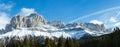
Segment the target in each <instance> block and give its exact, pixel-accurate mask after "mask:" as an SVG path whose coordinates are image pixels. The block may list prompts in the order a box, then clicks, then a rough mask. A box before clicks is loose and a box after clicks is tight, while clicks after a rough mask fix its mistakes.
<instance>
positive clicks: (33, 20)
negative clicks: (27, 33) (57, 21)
mask: <svg viewBox="0 0 120 47" xmlns="http://www.w3.org/2000/svg"><path fill="white" fill-rule="evenodd" d="M42 24H44V25H45V24H47V21H46V20H45V19H44V18H43V17H42V16H41V15H39V14H37V13H32V14H30V15H29V16H21V15H17V16H14V17H13V18H12V20H11V21H10V24H8V25H6V29H5V30H9V31H10V30H13V29H20V28H31V27H39V26H40V25H42Z"/></svg>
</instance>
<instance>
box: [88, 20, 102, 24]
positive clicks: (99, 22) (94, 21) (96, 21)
mask: <svg viewBox="0 0 120 47" xmlns="http://www.w3.org/2000/svg"><path fill="white" fill-rule="evenodd" d="M90 23H93V24H100V25H101V24H103V22H101V21H99V20H91V21H90Z"/></svg>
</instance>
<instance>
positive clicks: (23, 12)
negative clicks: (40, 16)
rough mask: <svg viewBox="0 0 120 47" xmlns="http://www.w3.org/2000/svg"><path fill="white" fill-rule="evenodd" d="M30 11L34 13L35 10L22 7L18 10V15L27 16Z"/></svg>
mask: <svg viewBox="0 0 120 47" xmlns="http://www.w3.org/2000/svg"><path fill="white" fill-rule="evenodd" d="M31 13H35V10H34V9H33V8H22V9H21V11H20V15H22V16H28V15H30V14H31Z"/></svg>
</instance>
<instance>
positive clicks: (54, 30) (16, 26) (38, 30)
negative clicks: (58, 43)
mask: <svg viewBox="0 0 120 47" xmlns="http://www.w3.org/2000/svg"><path fill="white" fill-rule="evenodd" d="M0 32H1V34H0V38H4V37H14V36H18V37H23V36H26V35H32V36H43V37H50V38H54V37H56V38H59V37H61V36H63V37H64V38H67V37H71V38H77V39H79V38H81V37H83V36H85V35H91V36H100V35H104V34H109V33H111V32H112V29H106V27H105V26H104V24H101V25H100V24H94V23H80V22H75V23H64V22H62V21H57V20H56V21H51V22H50V21H47V20H46V19H45V18H44V17H43V16H41V15H39V14H37V13H32V14H30V15H29V16H21V15H17V16H14V17H13V18H12V19H11V21H10V23H9V24H7V25H6V27H5V29H2V30H0Z"/></svg>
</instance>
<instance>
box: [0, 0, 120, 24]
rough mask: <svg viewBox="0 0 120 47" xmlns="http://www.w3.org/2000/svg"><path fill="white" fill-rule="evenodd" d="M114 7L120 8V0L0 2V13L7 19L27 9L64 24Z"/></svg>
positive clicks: (3, 0)
mask: <svg viewBox="0 0 120 47" xmlns="http://www.w3.org/2000/svg"><path fill="white" fill-rule="evenodd" d="M116 6H120V0H0V12H4V13H5V14H6V13H7V16H8V17H7V16H6V17H7V18H9V19H11V18H12V17H13V16H15V15H16V14H18V13H20V11H21V9H23V8H27V9H34V11H35V12H37V13H39V14H41V15H43V16H44V17H45V18H46V19H47V20H48V21H52V20H61V21H64V22H69V21H72V20H74V19H76V18H79V17H82V16H85V15H88V14H91V13H93V12H96V11H100V10H104V9H108V8H111V7H116ZM91 18H92V17H91Z"/></svg>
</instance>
